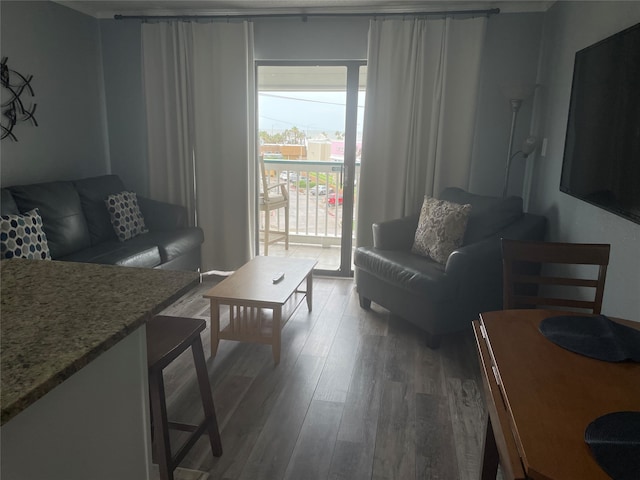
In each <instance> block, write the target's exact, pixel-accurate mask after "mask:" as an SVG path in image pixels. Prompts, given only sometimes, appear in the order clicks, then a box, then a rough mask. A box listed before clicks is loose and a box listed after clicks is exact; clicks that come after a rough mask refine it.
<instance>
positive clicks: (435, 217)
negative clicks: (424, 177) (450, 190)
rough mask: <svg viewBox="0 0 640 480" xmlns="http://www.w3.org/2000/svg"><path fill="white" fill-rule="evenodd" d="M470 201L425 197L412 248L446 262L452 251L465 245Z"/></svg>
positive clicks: (419, 253) (413, 250) (416, 251)
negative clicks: (461, 202) (463, 241)
mask: <svg viewBox="0 0 640 480" xmlns="http://www.w3.org/2000/svg"><path fill="white" fill-rule="evenodd" d="M469 213H471V205H460V204H457V203H452V202H447V201H445V200H437V199H435V198H431V197H429V196H427V195H425V197H424V202H423V203H422V209H421V210H420V220H419V221H418V228H417V230H416V235H415V238H414V241H413V247H412V248H411V251H412V252H413V253H417V254H418V255H423V256H425V257H430V258H432V259H433V260H435V261H436V262H438V263H442V264H444V263H446V262H447V259H448V258H449V255H451V252H453V251H454V250H455V249H456V248H458V247H460V245H462V240H463V238H464V232H465V230H466V228H467V221H468V220H469Z"/></svg>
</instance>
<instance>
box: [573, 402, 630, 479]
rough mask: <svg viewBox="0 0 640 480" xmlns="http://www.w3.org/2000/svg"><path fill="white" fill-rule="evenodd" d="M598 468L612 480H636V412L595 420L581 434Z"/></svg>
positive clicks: (618, 413)
mask: <svg viewBox="0 0 640 480" xmlns="http://www.w3.org/2000/svg"><path fill="white" fill-rule="evenodd" d="M584 441H585V442H587V445H589V448H591V453H593V456H594V457H595V459H596V462H598V465H600V467H602V469H603V470H604V471H605V472H607V474H609V476H610V477H611V478H613V479H614V480H638V479H639V478H640V412H614V413H608V414H606V415H603V416H601V417H598V418H596V419H595V420H594V421H593V422H591V423H590V424H589V426H588V427H587V429H586V430H585V432H584Z"/></svg>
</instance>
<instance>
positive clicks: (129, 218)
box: [104, 192, 149, 242]
mask: <svg viewBox="0 0 640 480" xmlns="http://www.w3.org/2000/svg"><path fill="white" fill-rule="evenodd" d="M104 203H105V204H106V205H107V210H108V211H109V216H110V217H111V225H113V229H114V230H115V232H116V235H117V236H118V240H120V241H121V242H124V241H125V240H129V239H130V238H133V237H135V236H137V235H140V234H141V233H146V232H148V231H149V230H147V226H146V225H145V224H144V217H143V216H142V212H141V211H140V207H139V206H138V197H137V196H136V194H135V193H134V192H120V193H114V194H113V195H109V196H108V197H107V199H106V200H105V201H104Z"/></svg>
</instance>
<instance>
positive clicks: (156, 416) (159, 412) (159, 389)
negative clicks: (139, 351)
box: [149, 369, 173, 480]
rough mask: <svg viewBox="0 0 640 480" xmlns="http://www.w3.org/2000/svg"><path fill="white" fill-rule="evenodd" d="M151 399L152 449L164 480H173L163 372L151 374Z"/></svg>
mask: <svg viewBox="0 0 640 480" xmlns="http://www.w3.org/2000/svg"><path fill="white" fill-rule="evenodd" d="M149 397H150V401H151V415H152V417H153V428H154V437H155V438H154V439H153V444H152V448H153V451H154V452H155V455H156V457H157V461H158V466H159V468H160V478H161V479H162V480H173V465H171V463H172V457H171V443H170V440H169V421H168V419H167V402H166V400H165V396H164V379H163V377H162V370H161V369H160V370H158V371H155V372H152V373H151V372H150V375H149Z"/></svg>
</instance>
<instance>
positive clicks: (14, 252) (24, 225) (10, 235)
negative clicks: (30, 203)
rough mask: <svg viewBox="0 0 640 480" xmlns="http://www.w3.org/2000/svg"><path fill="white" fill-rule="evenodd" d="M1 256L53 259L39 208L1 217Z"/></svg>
mask: <svg viewBox="0 0 640 480" xmlns="http://www.w3.org/2000/svg"><path fill="white" fill-rule="evenodd" d="M0 257H2V258H28V259H31V260H51V253H50V252H49V244H48V243H47V236H46V235H45V233H44V230H43V228H42V217H40V212H39V211H38V209H37V208H34V209H33V210H29V211H28V212H27V213H25V214H22V215H2V216H1V217H0Z"/></svg>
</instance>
